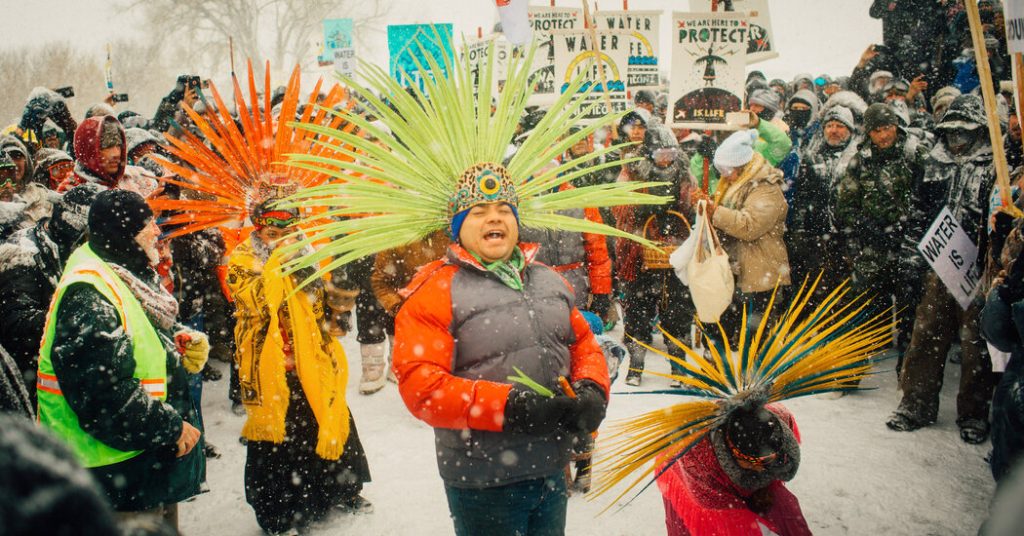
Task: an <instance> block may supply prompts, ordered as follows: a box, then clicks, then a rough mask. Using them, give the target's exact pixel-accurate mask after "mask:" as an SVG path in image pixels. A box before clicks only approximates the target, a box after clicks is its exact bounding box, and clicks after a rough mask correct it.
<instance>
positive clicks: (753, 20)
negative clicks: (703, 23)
mask: <svg viewBox="0 0 1024 536" xmlns="http://www.w3.org/2000/svg"><path fill="white" fill-rule="evenodd" d="M723 4H725V3H724V2H719V3H718V5H719V6H722V5H723ZM731 5H732V9H730V10H729V11H736V12H743V13H747V15H748V17H747V18H748V19H749V22H748V24H749V27H750V36H749V38H748V39H747V64H748V65H749V64H751V63H757V62H759V61H764V60H770V59H772V58H777V57H778V56H779V52H778V51H777V50H775V38H774V36H773V33H772V19H771V15H770V13H769V11H768V0H732V3H731ZM719 9H720V10H721V7H720V8H719ZM690 10H691V11H697V12H707V11H711V0H690Z"/></svg>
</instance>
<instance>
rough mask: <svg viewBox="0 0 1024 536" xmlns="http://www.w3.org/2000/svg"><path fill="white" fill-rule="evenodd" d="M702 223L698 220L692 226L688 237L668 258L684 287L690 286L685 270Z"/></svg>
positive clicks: (691, 256) (688, 264)
mask: <svg viewBox="0 0 1024 536" xmlns="http://www.w3.org/2000/svg"><path fill="white" fill-rule="evenodd" d="M702 222H703V220H702V219H699V218H698V219H697V221H696V222H694V224H693V229H690V235H689V236H687V237H686V240H684V241H683V243H682V244H680V245H679V247H677V248H676V250H675V251H673V252H672V254H671V255H669V256H668V263H669V264H671V265H672V271H673V272H675V274H676V277H678V278H679V280H680V281H682V282H683V284H684V285H686V286H690V276H689V274H688V273H687V268H688V267H689V266H690V259H692V258H693V250H694V249H695V248H696V244H697V227H699V226H700V224H701V223H702Z"/></svg>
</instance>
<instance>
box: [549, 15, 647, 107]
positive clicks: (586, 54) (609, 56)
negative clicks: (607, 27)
mask: <svg viewBox="0 0 1024 536" xmlns="http://www.w3.org/2000/svg"><path fill="white" fill-rule="evenodd" d="M593 34H594V35H595V36H596V38H597V39H596V41H595V40H593V39H592V37H591V32H590V31H589V30H579V31H553V32H551V37H552V42H553V44H554V47H555V71H554V72H555V75H556V76H555V78H556V83H557V85H558V93H559V94H562V93H564V92H565V90H566V89H568V87H569V84H570V83H572V81H573V80H574V79H575V78H576V77H577V76H579V75H580V74H581V73H582V74H583V75H584V79H585V80H586V82H585V83H584V85H583V86H582V87H581V88H580V91H586V90H587V89H589V88H590V87H592V86H593V87H594V90H593V91H592V92H591V93H590V95H589V96H588V97H587V99H588V104H591V103H593V104H594V107H593V108H592V109H591V110H590V111H589V113H588V114H587V115H586V116H584V121H589V120H594V119H598V118H600V117H603V116H606V115H608V114H609V113H617V112H620V111H625V110H626V109H627V108H628V107H629V99H628V97H627V95H626V72H627V69H628V67H629V42H630V39H631V37H632V36H631V35H630V33H629V32H610V31H595V32H593ZM598 61H600V62H601V63H602V64H603V65H604V76H605V79H606V80H604V81H602V80H601V75H600V68H599V67H598V65H597V62H598ZM606 91H607V96H606V95H605V92H606ZM609 102H610V103H611V107H612V109H611V110H609V109H608V103H609Z"/></svg>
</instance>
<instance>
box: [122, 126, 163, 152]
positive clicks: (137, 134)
mask: <svg viewBox="0 0 1024 536" xmlns="http://www.w3.org/2000/svg"><path fill="white" fill-rule="evenodd" d="M124 137H125V139H126V140H127V150H128V154H131V153H132V151H134V150H135V149H137V148H138V147H139V146H140V145H142V144H144V143H154V144H156V145H160V140H159V139H158V138H157V137H156V136H154V135H153V133H152V132H150V131H148V130H145V129H142V128H126V129H125V131H124Z"/></svg>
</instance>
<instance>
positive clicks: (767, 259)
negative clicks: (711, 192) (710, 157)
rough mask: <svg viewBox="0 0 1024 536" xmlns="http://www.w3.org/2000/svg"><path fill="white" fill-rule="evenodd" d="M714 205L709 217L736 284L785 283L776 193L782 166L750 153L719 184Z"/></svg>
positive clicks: (756, 287)
mask: <svg viewBox="0 0 1024 536" xmlns="http://www.w3.org/2000/svg"><path fill="white" fill-rule="evenodd" d="M717 205H718V208H717V209H716V210H715V214H714V218H713V221H712V223H713V224H714V226H715V227H716V228H717V229H719V230H721V231H722V232H721V233H719V236H720V237H721V239H722V245H723V247H725V250H726V252H727V253H729V261H730V263H731V264H732V271H733V273H734V274H736V288H737V289H739V290H740V291H742V292H763V291H769V290H772V289H773V288H775V284H776V282H778V283H779V284H780V285H788V284H790V279H789V256H788V255H787V254H786V244H785V242H784V241H783V234H784V233H785V232H786V213H787V212H788V211H789V207H788V205H787V204H786V198H785V196H783V194H782V172H781V171H779V170H778V169H775V168H773V167H772V166H771V165H769V164H768V162H766V161H765V159H764V157H762V156H761V155H759V154H757V153H754V158H753V159H752V160H751V161H750V162H749V163H748V164H747V165H746V166H744V167H743V169H742V170H741V171H740V173H739V177H738V178H737V179H736V180H735V181H731V182H729V183H726V182H725V181H724V180H723V182H722V183H720V184H719V188H718V199H717Z"/></svg>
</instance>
